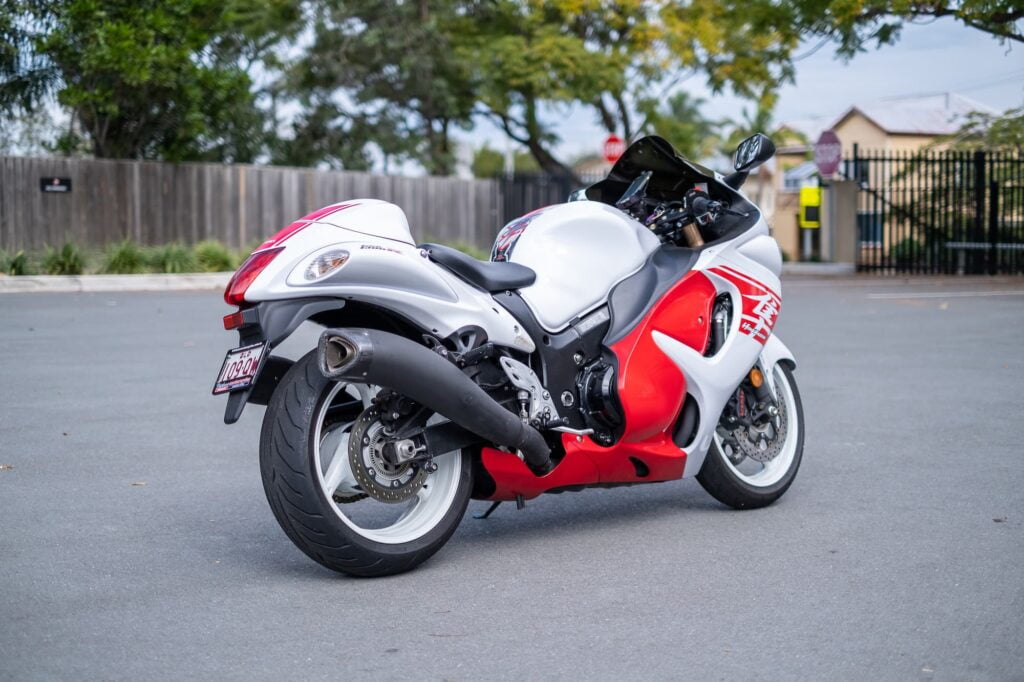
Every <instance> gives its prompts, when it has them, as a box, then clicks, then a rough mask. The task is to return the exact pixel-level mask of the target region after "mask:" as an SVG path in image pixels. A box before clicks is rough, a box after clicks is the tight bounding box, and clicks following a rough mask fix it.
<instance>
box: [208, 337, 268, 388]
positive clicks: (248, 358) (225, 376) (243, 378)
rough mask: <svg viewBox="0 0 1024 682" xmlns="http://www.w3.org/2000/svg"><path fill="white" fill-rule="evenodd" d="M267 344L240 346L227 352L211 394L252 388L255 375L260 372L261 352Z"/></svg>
mask: <svg viewBox="0 0 1024 682" xmlns="http://www.w3.org/2000/svg"><path fill="white" fill-rule="evenodd" d="M266 348H267V344H266V342H265V341H264V342H263V343H254V344H252V345H251V346H242V347H241V348H234V349H232V350H229V351H228V354H227V355H226V356H225V357H224V364H223V365H222V366H221V368H220V374H219V375H217V383H216V384H214V386H213V394H214V395H217V394H219V393H227V392H228V391H239V390H241V389H243V388H249V387H250V386H252V382H253V380H255V379H256V374H257V373H259V371H260V363H261V361H262V360H263V352H264V351H265V350H266Z"/></svg>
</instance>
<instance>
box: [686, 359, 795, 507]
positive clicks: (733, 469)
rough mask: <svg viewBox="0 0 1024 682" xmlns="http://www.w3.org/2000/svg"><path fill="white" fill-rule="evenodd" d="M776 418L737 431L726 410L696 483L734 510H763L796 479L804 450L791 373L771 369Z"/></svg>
mask: <svg viewBox="0 0 1024 682" xmlns="http://www.w3.org/2000/svg"><path fill="white" fill-rule="evenodd" d="M772 379H773V381H772V382H770V384H774V387H773V395H774V399H775V406H776V410H777V413H776V414H775V415H774V416H772V417H771V418H769V419H766V420H764V422H763V424H760V425H757V426H750V427H747V428H736V427H735V425H734V424H735V417H734V416H733V415H732V413H731V410H732V407H733V406H734V405H733V403H732V402H730V406H729V407H727V408H726V412H725V413H723V415H722V419H721V421H720V422H719V425H718V428H717V429H716V430H715V435H714V439H713V442H712V445H711V449H710V451H709V452H708V455H707V457H706V458H705V460H704V464H703V465H702V466H701V469H700V472H699V473H698V474H697V480H698V481H700V484H701V485H702V486H703V487H704V489H705V490H707V491H708V492H709V493H710V494H711V496H712V497H714V498H715V499H716V500H718V501H719V502H721V503H723V504H726V505H729V506H730V507H733V508H735V509H756V508H758V507H765V506H767V505H769V504H771V503H772V502H774V501H775V500H777V499H779V498H780V497H782V495H783V493H785V492H786V490H788V489H789V486H790V485H791V484H792V483H793V479H794V478H796V472H797V469H799V468H800V460H801V458H802V457H803V451H804V411H803V404H802V403H801V402H800V392H799V391H798V390H797V387H796V379H794V378H793V372H792V371H791V370H790V369H789V368H788V367H785V366H784V365H782V364H777V365H775V367H774V368H773V369H772Z"/></svg>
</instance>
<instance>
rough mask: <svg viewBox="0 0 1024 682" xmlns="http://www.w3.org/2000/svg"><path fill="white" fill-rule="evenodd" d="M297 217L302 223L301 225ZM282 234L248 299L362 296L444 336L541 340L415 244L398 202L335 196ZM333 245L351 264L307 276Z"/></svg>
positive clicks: (521, 345)
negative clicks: (467, 333)
mask: <svg viewBox="0 0 1024 682" xmlns="http://www.w3.org/2000/svg"><path fill="white" fill-rule="evenodd" d="M330 209H335V210H333V211H332V210H330ZM309 218H312V219H311V220H310V219H309ZM297 225H299V226H301V227H299V228H298V229H295V227H296V226H297ZM281 235H285V236H284V238H283V239H282V238H281ZM275 239H276V240H278V241H277V245H278V246H283V247H284V251H282V252H281V253H280V254H279V255H278V256H277V257H276V258H275V259H274V260H273V261H272V262H271V263H270V265H269V266H267V267H266V268H265V269H264V270H263V271H262V272H261V273H260V274H259V276H258V277H257V278H256V279H255V280H254V281H253V283H252V284H251V285H250V286H249V288H248V290H247V291H246V294H245V298H246V300H247V301H249V302H253V303H255V302H259V301H275V300H286V299H294V298H299V297H336V298H338V299H340V300H357V301H362V302H365V303H369V304H372V305H376V306H380V307H383V308H386V309H388V310H392V311H394V312H396V313H398V314H400V315H401V316H402V317H404V318H405V319H408V320H410V321H412V322H413V323H415V324H416V325H417V326H418V327H419V328H421V329H423V330H426V331H429V332H431V333H432V334H435V335H437V336H438V337H440V338H446V337H448V336H450V335H453V334H455V333H456V332H458V331H459V330H462V329H467V328H482V329H483V330H484V331H485V332H486V333H487V336H488V338H489V339H490V340H491V341H492V342H494V343H496V344H500V345H502V346H507V347H509V348H515V349H518V350H521V351H525V352H528V353H529V352H532V351H533V350H534V348H535V346H534V342H533V340H532V339H530V337H529V336H527V335H526V334H525V333H523V330H522V328H521V325H520V324H519V322H518V321H517V320H516V319H515V318H513V317H512V315H511V314H510V313H509V312H508V311H506V310H505V309H504V308H502V307H501V306H496V305H495V304H494V300H493V299H492V298H491V296H490V294H489V293H487V292H485V291H481V290H480V289H478V288H476V287H474V286H472V285H470V284H468V283H467V282H466V281H464V280H463V279H461V278H459V277H457V276H456V275H454V274H452V273H451V272H450V271H449V270H447V269H445V268H443V267H441V266H440V265H438V264H436V263H434V262H432V261H431V260H430V259H429V258H428V257H427V254H426V253H425V252H424V251H423V250H422V249H420V248H419V247H417V246H416V245H415V242H414V241H413V238H412V234H411V233H410V231H409V224H408V222H407V221H406V218H405V213H404V212H403V211H402V209H400V208H399V207H398V206H395V205H394V204H390V203H387V202H384V201H380V200H377V199H356V200H352V201H346V202H341V203H339V204H334V205H333V206H329V207H325V208H324V209H321V210H320V211H317V212H315V213H312V214H310V216H307V217H306V218H305V219H302V220H299V221H296V223H293V224H292V225H290V226H289V227H287V228H285V230H282V231H281V232H280V233H278V236H276V237H275V238H274V239H272V240H271V241H274V240H275ZM268 243H269V242H268ZM261 248H262V247H261ZM332 249H344V250H345V251H347V252H348V254H349V256H348V261H347V262H346V263H345V265H344V266H343V267H341V268H340V269H339V270H337V271H336V272H334V273H333V274H331V275H328V276H327V277H325V278H323V279H318V280H314V281H312V282H310V281H307V280H306V279H305V278H304V277H303V272H304V270H305V268H306V267H307V264H308V263H309V262H310V261H312V260H313V259H315V258H316V256H317V255H318V254H321V253H324V252H327V251H330V250H332Z"/></svg>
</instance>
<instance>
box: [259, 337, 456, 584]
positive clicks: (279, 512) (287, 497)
mask: <svg viewBox="0 0 1024 682" xmlns="http://www.w3.org/2000/svg"><path fill="white" fill-rule="evenodd" d="M336 388H337V384H336V383H335V382H333V381H330V380H328V379H327V378H325V377H324V376H323V375H322V374H321V373H320V371H319V369H318V368H317V364H316V351H312V352H310V353H308V354H307V355H306V356H305V357H303V358H302V359H301V360H299V361H298V362H296V363H295V365H293V366H292V367H291V369H289V371H288V372H287V374H285V376H284V377H283V378H282V379H281V383H280V384H279V385H278V386H277V389H276V390H275V391H274V395H273V397H272V398H271V400H270V404H269V405H268V406H267V411H266V414H265V415H264V418H263V428H262V431H261V433H260V471H261V473H262V477H263V489H264V491H265V492H266V495H267V501H268V502H269V503H270V508H271V510H272V511H273V513H274V517H275V518H276V519H277V522H278V523H279V524H280V525H281V528H282V529H283V530H284V532H285V534H286V535H287V536H288V537H289V538H290V539H291V541H292V542H294V543H295V545H296V546H297V547H298V548H299V549H301V550H302V551H303V552H305V553H306V554H307V555H308V556H309V557H310V558H312V559H313V560H314V561H317V562H318V563H320V564H322V565H323V566H326V567H327V568H330V569H332V570H335V571H339V572H342V573H347V574H349V575H354V576H384V575H392V574H395V573H401V572H403V571H408V570H410V569H412V568H414V567H416V566H418V565H419V564H421V563H423V562H424V561H426V560H427V559H428V558H430V557H431V556H432V555H433V554H434V553H435V552H437V551H438V550H439V549H440V548H441V547H442V546H443V545H444V544H445V542H447V541H448V539H449V538H450V537H451V535H452V533H454V532H455V529H456V528H457V527H458V525H459V522H460V521H461V520H462V517H463V515H464V514H465V511H466V506H467V505H468V504H469V497H470V491H471V487H472V458H471V456H470V455H469V453H468V452H453V453H449V454H446V455H443V457H453V458H459V459H458V460H454V461H453V462H452V464H453V465H454V466H457V467H458V468H457V471H456V470H455V469H452V475H454V476H455V479H453V483H452V485H454V486H455V490H454V494H453V495H451V496H450V497H451V500H450V502H449V503H448V507H447V510H446V511H444V513H443V516H441V517H440V519H439V520H438V521H437V522H436V524H434V525H432V526H431V527H429V529H427V530H426V531H425V532H422V534H420V535H419V536H418V537H414V538H412V539H410V540H409V541H405V542H378V541H374V540H372V539H370V538H368V537H365V535H363V534H361V533H360V532H359V530H357V527H354V526H353V524H352V522H351V521H348V522H346V521H344V520H343V519H342V518H341V514H342V513H343V512H341V511H339V505H338V504H337V503H336V502H334V501H332V500H330V499H328V496H327V494H326V493H325V491H324V488H323V485H322V476H320V472H319V471H318V467H320V464H319V463H318V461H317V460H318V458H319V455H318V447H317V446H315V445H314V444H315V443H317V442H318V438H319V436H320V432H321V424H320V419H321V418H322V415H323V414H324V413H325V412H326V410H324V409H323V408H324V407H325V405H324V403H325V402H326V401H327V400H329V399H330V398H331V397H332V396H334V395H335V394H337V390H336ZM332 389H333V390H332ZM435 461H437V459H436V458H435ZM433 476H435V474H430V475H428V477H427V479H426V480H427V481H430V480H432V477H433ZM446 499H447V498H446ZM358 504H360V502H355V503H353V505H358ZM373 532H374V531H369V533H370V534H372V533H373Z"/></svg>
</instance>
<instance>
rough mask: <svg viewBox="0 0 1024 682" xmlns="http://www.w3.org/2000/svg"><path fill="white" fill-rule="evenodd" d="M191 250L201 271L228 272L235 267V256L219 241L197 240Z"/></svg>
mask: <svg viewBox="0 0 1024 682" xmlns="http://www.w3.org/2000/svg"><path fill="white" fill-rule="evenodd" d="M192 251H193V253H194V254H195V260H196V265H198V266H199V269H200V270H202V271H203V272H228V271H231V270H234V269H235V268H236V267H237V265H236V259H235V257H234V256H233V255H232V253H231V252H230V251H228V249H227V247H225V246H224V245H223V244H221V243H220V242H213V241H207V242H199V243H198V244H196V245H195V246H194V247H193V249H192Z"/></svg>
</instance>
